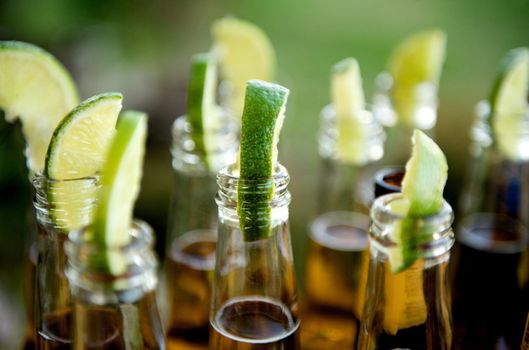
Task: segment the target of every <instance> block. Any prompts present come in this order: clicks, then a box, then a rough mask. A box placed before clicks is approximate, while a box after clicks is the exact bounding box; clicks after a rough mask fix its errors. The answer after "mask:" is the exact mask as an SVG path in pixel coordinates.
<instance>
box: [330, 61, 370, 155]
mask: <svg viewBox="0 0 529 350" xmlns="http://www.w3.org/2000/svg"><path fill="white" fill-rule="evenodd" d="M331 91H332V93H331V97H332V104H333V106H334V109H335V111H336V126H337V129H338V139H337V150H338V156H339V158H340V160H341V161H343V162H345V163H353V164H358V165H361V164H363V163H365V162H366V157H365V155H366V152H365V148H364V147H363V146H364V144H365V143H364V142H363V140H365V138H366V135H367V130H366V126H367V124H366V123H365V121H366V114H365V113H366V111H365V97H364V89H363V87H362V77H361V75H360V67H359V66H358V62H357V61H356V60H355V59H354V58H346V59H344V60H342V61H340V62H338V63H337V64H336V65H335V66H334V67H333V69H332V81H331Z"/></svg>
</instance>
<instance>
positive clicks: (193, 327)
mask: <svg viewBox="0 0 529 350" xmlns="http://www.w3.org/2000/svg"><path fill="white" fill-rule="evenodd" d="M219 125H220V127H219V129H218V130H215V132H212V133H211V137H212V138H214V140H212V141H211V142H212V143H214V144H216V145H218V148H217V149H214V150H210V151H209V153H208V155H207V158H206V155H205V154H204V152H203V151H200V150H199V149H197V148H196V147H195V144H194V142H193V140H192V130H191V126H190V125H189V122H188V119H187V117H186V116H182V117H179V118H177V119H176V120H175V122H174V124H173V145H172V148H171V153H172V156H173V169H174V183H173V192H172V197H171V205H170V210H169V225H168V235H167V254H166V260H165V272H166V275H165V283H166V286H167V290H166V296H165V298H164V299H165V300H166V301H167V306H168V315H167V316H166V318H167V323H166V324H167V327H166V328H167V338H168V347H169V349H180V348H185V349H188V348H189V347H191V346H194V347H196V348H206V347H207V346H208V335H209V309H210V300H211V284H212V278H213V270H214V268H215V247H216V242H217V232H216V231H217V206H216V205H215V193H216V191H217V185H216V181H215V175H216V173H217V171H219V170H220V169H221V168H224V167H226V166H227V165H228V164H231V163H233V162H234V161H235V157H236V153H237V150H238V146H239V141H238V128H237V126H236V124H235V122H234V121H233V120H232V119H231V118H230V117H228V115H227V114H223V115H222V116H221V122H220V123H219Z"/></svg>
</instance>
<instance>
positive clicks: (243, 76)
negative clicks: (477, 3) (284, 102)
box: [211, 17, 276, 117]
mask: <svg viewBox="0 0 529 350" xmlns="http://www.w3.org/2000/svg"><path fill="white" fill-rule="evenodd" d="M211 34H212V36H213V40H214V44H213V50H214V52H215V53H216V54H217V55H218V57H219V65H220V72H221V75H222V77H223V79H225V80H226V81H227V82H228V83H229V90H230V93H229V101H228V107H229V108H230V110H231V111H232V112H233V113H234V115H235V116H237V117H239V116H241V115H242V111H243V106H244V94H245V90H246V81H247V80H250V79H260V80H267V81H271V80H274V74H275V65H276V57H275V52H274V48H273V46H272V43H271V42H270V39H269V38H268V37H267V35H266V34H265V33H264V32H263V30H261V29H260V28H259V27H257V26H256V25H254V24H253V23H250V22H247V21H243V20H241V19H238V18H234V17H225V18H222V19H219V20H217V21H215V22H214V23H213V24H212V26H211Z"/></svg>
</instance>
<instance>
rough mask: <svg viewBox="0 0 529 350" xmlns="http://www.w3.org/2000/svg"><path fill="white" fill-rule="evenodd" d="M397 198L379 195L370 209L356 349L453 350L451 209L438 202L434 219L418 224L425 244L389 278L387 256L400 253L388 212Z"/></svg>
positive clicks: (393, 217) (396, 221)
mask: <svg viewBox="0 0 529 350" xmlns="http://www.w3.org/2000/svg"><path fill="white" fill-rule="evenodd" d="M399 200H402V194H401V193H393V194H387V195H384V196H381V197H379V198H377V199H376V200H375V202H374V203H373V206H372V208H371V219H372V224H371V228H370V234H369V242H370V250H371V259H370V264H369V277H368V282H367V289H366V290H367V295H366V302H365V305H364V312H363V318H362V320H361V324H360V328H359V336H358V343H357V347H356V349H358V350H371V349H388V350H389V349H396V348H402V349H422V350H434V349H435V350H443V349H451V348H452V323H451V316H450V294H449V284H448V278H447V267H448V262H449V258H450V249H451V247H452V245H453V243H454V234H453V231H452V229H451V224H452V221H453V214H452V208H451V207H450V206H449V205H448V203H446V202H443V206H442V209H441V210H440V212H439V213H438V214H435V215H432V216H429V217H425V218H421V219H417V227H420V228H421V230H424V231H423V232H428V237H429V239H427V240H425V241H424V242H422V243H420V244H417V246H415V247H414V248H415V249H416V251H417V253H418V259H417V260H416V261H415V263H414V264H413V265H412V266H411V267H409V268H408V269H406V270H404V271H402V272H400V273H393V272H391V270H390V265H389V256H388V252H389V250H390V249H400V247H399V243H398V242H395V241H394V240H393V239H392V237H391V235H392V234H393V233H394V232H395V231H396V230H399V229H400V227H401V224H402V222H403V220H404V217H403V216H402V215H399V214H397V213H396V212H395V211H394V210H393V208H394V207H393V206H392V205H393V204H394V203H397V202H398V201H399Z"/></svg>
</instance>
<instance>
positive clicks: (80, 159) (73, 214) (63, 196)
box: [44, 93, 122, 232]
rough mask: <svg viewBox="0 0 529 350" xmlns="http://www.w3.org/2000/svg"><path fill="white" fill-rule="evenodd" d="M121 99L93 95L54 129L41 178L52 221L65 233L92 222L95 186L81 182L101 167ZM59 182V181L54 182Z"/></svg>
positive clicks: (116, 95) (105, 95)
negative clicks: (44, 178)
mask: <svg viewBox="0 0 529 350" xmlns="http://www.w3.org/2000/svg"><path fill="white" fill-rule="evenodd" d="M121 100H122V97H121V95H120V94H117V93H107V94H101V95H97V96H94V97H92V98H89V99H88V100H86V101H84V102H82V103H81V104H80V105H79V106H77V107H75V108H74V109H73V110H72V111H71V112H70V113H69V114H67V115H66V116H65V117H64V119H63V120H62V121H61V122H60V123H59V125H58V126H57V128H56V129H55V131H54V133H53V136H52V138H51V141H50V145H49V147H48V153H47V157H46V162H45V165H44V175H45V176H46V177H47V178H48V179H50V180H51V181H50V182H49V185H48V187H47V188H46V193H47V196H48V201H49V202H50V203H51V205H52V207H53V210H52V211H51V217H52V220H53V221H54V222H55V223H56V224H57V225H58V226H59V227H62V228H64V229H65V232H67V231H68V230H72V229H75V228H78V227H80V226H83V225H85V224H87V221H89V220H90V219H91V213H90V212H88V211H87V210H91V209H92V207H91V206H89V207H87V205H88V203H91V201H92V200H95V197H96V195H95V194H96V188H97V186H96V185H95V184H94V185H93V186H92V185H84V184H86V183H90V181H88V182H87V181H85V180H82V181H81V179H86V178H88V177H91V176H95V175H97V174H98V173H99V171H100V170H101V168H102V166H103V161H104V159H105V156H106V152H107V149H108V145H109V144H110V140H111V139H112V137H113V136H114V132H115V127H116V120H117V118H118V114H119V111H120V109H121ZM56 180H59V181H56ZM88 208H90V209H88Z"/></svg>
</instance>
